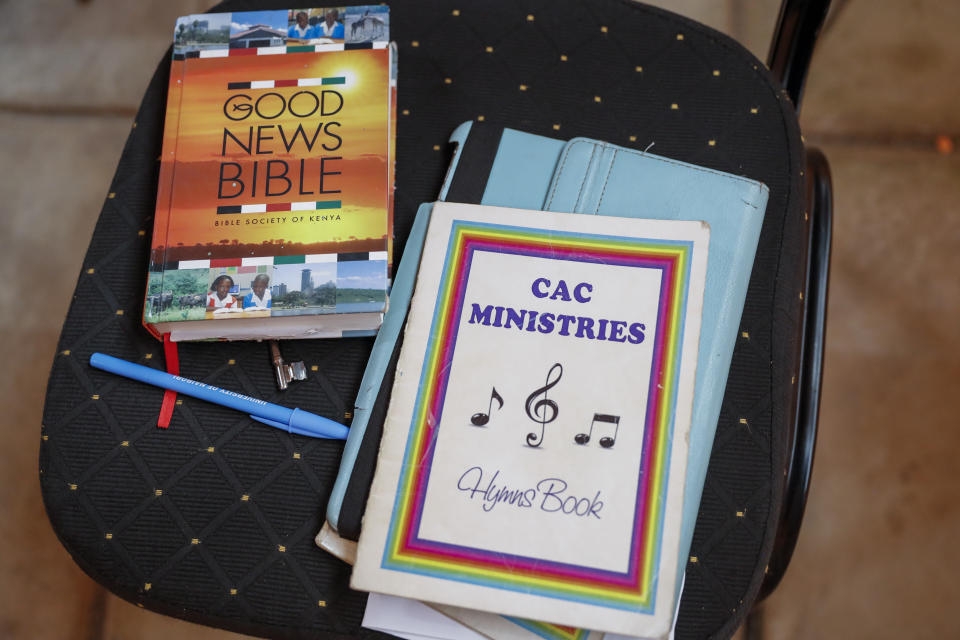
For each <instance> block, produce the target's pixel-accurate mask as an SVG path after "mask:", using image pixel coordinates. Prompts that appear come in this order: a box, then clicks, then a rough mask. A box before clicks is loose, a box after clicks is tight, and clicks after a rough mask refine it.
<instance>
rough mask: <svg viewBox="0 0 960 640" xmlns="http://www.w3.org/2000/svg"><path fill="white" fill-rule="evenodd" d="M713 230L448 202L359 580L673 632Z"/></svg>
mask: <svg viewBox="0 0 960 640" xmlns="http://www.w3.org/2000/svg"><path fill="white" fill-rule="evenodd" d="M709 235H710V232H709V227H708V225H707V224H706V223H704V222H700V221H676V220H649V219H628V218H615V217H606V216H589V217H588V216H581V215H573V214H563V213H552V212H542V211H536V212H535V211H525V210H517V209H505V208H499V207H481V206H476V205H464V204H452V203H444V202H438V203H436V204H435V205H434V209H433V213H432V215H431V219H430V223H429V227H428V230H427V234H426V240H425V244H424V249H423V256H422V259H421V262H420V268H419V272H418V277H417V282H416V290H415V293H414V295H413V299H412V302H411V307H410V313H409V316H408V318H407V328H406V331H405V334H404V342H403V346H402V349H401V352H400V358H399V362H398V365H397V371H396V376H395V382H394V386H393V392H392V396H391V399H390V405H389V410H388V413H387V420H386V423H385V425H384V431H383V438H382V440H381V445H380V453H379V456H378V458H377V468H376V472H375V475H374V480H373V484H372V487H371V490H370V497H369V500H368V503H367V508H366V511H365V514H364V520H363V528H362V530H361V534H360V540H359V545H358V550H357V561H356V565H355V567H354V570H353V575H352V580H351V586H352V587H354V588H356V589H361V590H366V591H375V592H379V593H386V594H391V595H399V596H404V597H408V598H415V599H418V600H424V601H427V602H433V603H440V604H445V605H453V606H457V607H465V608H469V609H476V610H482V611H489V612H495V613H500V614H504V615H508V616H517V617H522V618H532V619H536V620H544V621H549V622H551V623H555V624H560V625H569V626H573V627H581V628H587V629H594V630H597V631H606V632H614V633H622V634H626V635H631V636H643V637H661V636H665V635H666V634H667V633H668V632H669V630H670V627H671V624H672V620H673V614H674V604H675V600H674V597H673V596H674V592H675V587H676V584H675V581H676V580H677V576H678V572H677V563H678V561H679V560H678V557H679V553H678V551H679V543H680V528H681V517H682V507H683V492H684V482H685V474H686V464H687V455H688V444H689V435H690V427H691V413H692V406H693V391H694V380H695V374H696V366H697V346H698V340H699V332H700V323H701V316H702V308H703V295H704V281H705V277H706V264H707V249H708V242H709Z"/></svg>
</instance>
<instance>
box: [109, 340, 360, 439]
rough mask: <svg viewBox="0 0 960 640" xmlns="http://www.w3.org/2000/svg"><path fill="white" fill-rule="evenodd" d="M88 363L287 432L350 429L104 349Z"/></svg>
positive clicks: (323, 433)
mask: <svg viewBox="0 0 960 640" xmlns="http://www.w3.org/2000/svg"><path fill="white" fill-rule="evenodd" d="M90 366H91V367H95V368H97V369H102V370H104V371H109V372H110V373H115V374H117V375H118V376H123V377H125V378H132V379H133V380H139V381H140V382H146V383H147V384H152V385H154V386H156V387H162V388H164V389H172V390H173V391H176V392H177V393H182V394H183V395H186V396H191V397H194V398H199V399H200V400H206V401H207V402H213V403H214V404H219V405H223V406H225V407H230V408H231V409H236V410H237V411H243V412H244V413H247V414H250V417H251V418H253V419H254V420H256V421H257V422H262V423H263V424H266V425H269V426H271V427H276V428H277V429H283V430H284V431H288V432H290V433H298V434H300V435H302V436H311V437H313V438H336V439H340V440H346V438H347V434H348V433H349V431H350V430H349V429H348V428H347V427H346V426H344V425H342V424H340V423H339V422H335V421H333V420H330V419H329V418H324V417H322V416H318V415H316V414H314V413H310V412H309V411H303V410H302V409H288V408H287V407H281V406H280V405H278V404H272V403H270V402H266V401H264V400H258V399H256V398H251V397H250V396H245V395H242V394H239V393H235V392H233V391H227V390H226V389H220V388H218V387H212V386H210V385H208V384H204V383H203V382H197V381H196V380H190V379H189V378H181V377H180V376H174V375H171V374H169V373H165V372H163V371H157V370H156V369H151V368H150V367H144V366H143V365H139V364H136V363H133V362H127V361H126V360H121V359H120V358H114V357H113V356H108V355H106V354H103V353H94V354H93V355H91V356H90Z"/></svg>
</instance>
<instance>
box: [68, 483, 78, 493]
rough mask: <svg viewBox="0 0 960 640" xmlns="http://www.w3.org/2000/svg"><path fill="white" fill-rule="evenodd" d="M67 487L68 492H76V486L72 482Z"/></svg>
mask: <svg viewBox="0 0 960 640" xmlns="http://www.w3.org/2000/svg"><path fill="white" fill-rule="evenodd" d="M67 486H68V487H70V491H76V490H77V485H75V484H73V483H72V482H71V483H70V484H69V485H67Z"/></svg>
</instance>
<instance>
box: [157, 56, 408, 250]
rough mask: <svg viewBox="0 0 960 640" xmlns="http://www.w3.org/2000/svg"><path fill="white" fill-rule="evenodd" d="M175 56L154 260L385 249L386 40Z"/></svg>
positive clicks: (387, 106) (387, 71)
mask: <svg viewBox="0 0 960 640" xmlns="http://www.w3.org/2000/svg"><path fill="white" fill-rule="evenodd" d="M174 64H175V65H187V66H188V67H189V68H188V69H187V70H186V73H183V74H182V75H181V77H182V78H183V80H182V86H179V87H177V89H179V92H180V96H179V97H180V99H179V104H178V105H177V108H176V109H174V108H173V104H172V103H171V108H170V110H169V112H168V119H169V118H176V120H177V123H178V124H177V126H176V127H170V126H168V127H167V129H166V131H165V138H168V140H165V142H170V143H171V144H169V145H166V144H165V148H164V151H165V154H164V159H163V160H164V164H167V163H170V162H173V163H175V165H174V166H172V167H164V169H166V170H165V171H161V185H160V194H159V198H158V199H159V200H160V201H166V200H169V214H168V216H167V221H166V233H165V234H155V237H154V247H153V249H154V252H153V253H154V257H155V261H163V262H166V263H170V262H174V261H182V260H198V259H211V258H213V259H216V258H239V257H247V256H278V255H309V254H323V253H345V252H362V251H383V250H385V247H386V236H387V230H388V211H387V205H388V181H387V173H388V172H387V156H388V148H387V139H388V127H389V117H388V113H389V108H390V92H389V89H388V86H389V73H390V69H389V56H388V52H387V51H386V50H385V49H360V50H352V51H342V52H337V54H336V55H329V54H315V53H291V54H286V55H267V56H264V55H245V56H233V55H231V56H228V57H219V58H199V59H187V60H182V61H174ZM173 76H174V77H175V78H176V76H177V74H176V71H175V70H174V73H173ZM180 81H181V80H180V78H176V80H175V81H174V82H180ZM174 82H172V83H171V84H174ZM175 111H178V113H176V112H175ZM168 155H169V157H168ZM164 175H166V176H169V178H170V179H169V180H168V181H167V182H166V183H164V181H163V176H164ZM164 190H167V191H166V193H165V192H164Z"/></svg>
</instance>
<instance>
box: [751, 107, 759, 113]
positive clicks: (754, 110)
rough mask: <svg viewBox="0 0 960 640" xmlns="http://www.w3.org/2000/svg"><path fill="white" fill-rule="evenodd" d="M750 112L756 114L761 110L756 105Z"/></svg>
mask: <svg viewBox="0 0 960 640" xmlns="http://www.w3.org/2000/svg"><path fill="white" fill-rule="evenodd" d="M750 113H752V114H754V115H756V114H758V113H760V110H759V109H757V108H756V107H752V108H751V109H750Z"/></svg>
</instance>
